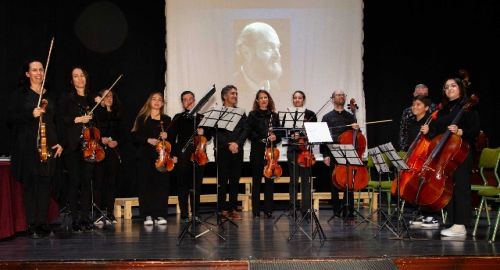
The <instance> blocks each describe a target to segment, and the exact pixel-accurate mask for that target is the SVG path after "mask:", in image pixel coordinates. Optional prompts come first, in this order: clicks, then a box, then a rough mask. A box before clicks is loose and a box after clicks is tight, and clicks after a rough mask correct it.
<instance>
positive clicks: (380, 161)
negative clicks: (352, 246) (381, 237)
mask: <svg viewBox="0 0 500 270" xmlns="http://www.w3.org/2000/svg"><path fill="white" fill-rule="evenodd" d="M368 156H369V157H371V158H372V161H373V165H375V169H376V170H377V173H378V185H377V190H378V201H379V202H382V174H383V173H390V172H391V170H390V169H389V166H388V165H387V163H386V162H385V159H384V156H383V155H382V152H381V151H380V149H379V148H378V147H377V146H375V147H374V148H370V149H368ZM375 214H377V218H378V219H379V220H385V222H384V223H383V224H382V225H379V224H377V227H379V229H380V230H379V231H381V230H382V229H383V228H384V227H387V229H389V231H391V232H392V233H393V234H395V235H396V236H397V233H396V232H395V231H394V229H393V228H394V225H393V224H392V222H391V221H390V219H388V217H389V215H388V214H387V213H386V212H384V210H383V209H382V207H378V208H377V211H375V212H373V213H372V214H371V215H370V216H369V217H367V219H369V220H371V218H372V217H373V216H374V215H375ZM360 224H361V223H359V224H358V225H360ZM358 225H356V226H358ZM389 225H390V226H389Z"/></svg>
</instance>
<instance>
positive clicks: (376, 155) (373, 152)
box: [368, 147, 390, 173]
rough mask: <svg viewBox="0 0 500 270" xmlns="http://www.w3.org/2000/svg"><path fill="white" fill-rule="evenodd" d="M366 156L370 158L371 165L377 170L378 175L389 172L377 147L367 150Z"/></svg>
mask: <svg viewBox="0 0 500 270" xmlns="http://www.w3.org/2000/svg"><path fill="white" fill-rule="evenodd" d="M368 155H369V156H370V157H371V158H372V161H373V164H374V165H375V169H377V172H378V173H388V172H390V170H389V166H388V165H387V163H386V162H385V160H384V157H383V156H382V152H380V149H379V148H378V147H374V148H370V149H368Z"/></svg>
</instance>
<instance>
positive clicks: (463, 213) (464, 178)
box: [446, 151, 473, 226]
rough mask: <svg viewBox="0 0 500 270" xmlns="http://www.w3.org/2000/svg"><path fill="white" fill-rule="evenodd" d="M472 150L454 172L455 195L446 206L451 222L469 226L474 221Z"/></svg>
mask: <svg viewBox="0 0 500 270" xmlns="http://www.w3.org/2000/svg"><path fill="white" fill-rule="evenodd" d="M472 156H473V153H472V151H470V152H469V154H468V155H467V158H466V159H465V161H464V162H463V163H462V164H461V165H460V166H458V168H457V169H456V170H455V172H454V173H453V182H454V184H455V186H454V188H453V195H452V198H451V200H450V202H449V203H448V205H447V206H446V211H448V218H449V222H450V224H461V225H465V226H469V225H470V224H471V221H472V205H471V186H470V175H471V169H472V160H473V159H472Z"/></svg>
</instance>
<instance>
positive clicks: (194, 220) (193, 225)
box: [177, 84, 224, 245]
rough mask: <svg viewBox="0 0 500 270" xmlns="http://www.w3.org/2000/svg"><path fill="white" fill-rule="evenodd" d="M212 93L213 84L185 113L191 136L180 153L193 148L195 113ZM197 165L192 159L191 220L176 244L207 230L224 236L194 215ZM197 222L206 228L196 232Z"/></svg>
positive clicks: (213, 90) (195, 129)
mask: <svg viewBox="0 0 500 270" xmlns="http://www.w3.org/2000/svg"><path fill="white" fill-rule="evenodd" d="M214 93H215V84H214V85H213V87H212V89H210V90H209V91H208V93H207V94H206V95H205V96H204V97H203V98H202V99H201V100H200V101H199V102H198V104H196V106H195V107H194V108H193V109H192V110H191V111H190V112H189V113H187V114H186V115H185V117H186V118H188V119H193V135H192V136H191V138H190V139H189V140H188V141H187V142H186V144H185V145H184V147H183V148H182V151H181V152H182V153H181V155H182V154H184V152H185V151H186V149H187V148H188V147H189V146H190V145H193V148H195V146H194V140H193V138H194V136H195V135H196V134H197V128H196V122H197V121H196V119H197V113H198V111H199V110H200V109H201V108H202V107H203V106H204V105H205V104H206V103H207V101H208V100H209V99H210V97H211V96H212V95H213V94H214ZM193 151H194V150H193ZM197 166H198V164H196V162H195V161H193V169H192V171H193V176H192V178H193V183H192V184H193V187H192V193H191V194H190V195H191V200H190V201H191V202H193V203H192V204H191V210H192V211H191V212H192V213H193V215H192V217H191V220H190V221H189V222H188V223H186V224H184V227H183V228H182V230H181V232H180V234H179V236H178V241H177V245H180V244H181V242H182V240H183V239H184V237H185V236H186V235H190V236H191V237H192V238H194V239H197V238H198V237H201V236H202V235H204V234H206V233H208V232H213V233H215V234H217V235H218V236H219V237H221V238H222V239H224V237H222V236H221V235H220V234H219V233H217V232H216V231H214V230H213V227H212V226H215V224H212V223H209V222H206V221H204V220H201V219H199V218H198V217H196V215H195V213H196V167H197ZM197 223H198V224H200V226H205V228H206V230H205V231H203V232H202V233H199V234H196V224H197ZM190 229H191V231H190Z"/></svg>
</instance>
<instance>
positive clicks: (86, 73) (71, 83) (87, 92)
mask: <svg viewBox="0 0 500 270" xmlns="http://www.w3.org/2000/svg"><path fill="white" fill-rule="evenodd" d="M75 69H80V70H81V71H82V72H83V75H84V76H85V89H84V94H85V96H88V95H89V94H90V79H89V73H88V72H87V70H86V69H85V68H83V67H82V66H78V65H77V66H73V67H72V68H71V72H70V73H69V84H70V85H71V87H70V89H71V92H73V93H75V94H76V88H75V86H74V85H73V71H74V70H75Z"/></svg>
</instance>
